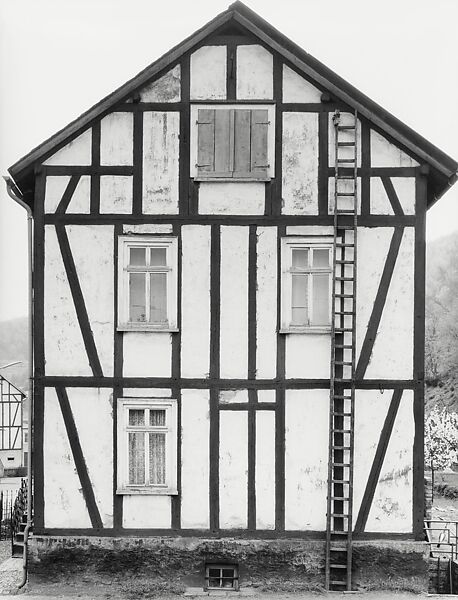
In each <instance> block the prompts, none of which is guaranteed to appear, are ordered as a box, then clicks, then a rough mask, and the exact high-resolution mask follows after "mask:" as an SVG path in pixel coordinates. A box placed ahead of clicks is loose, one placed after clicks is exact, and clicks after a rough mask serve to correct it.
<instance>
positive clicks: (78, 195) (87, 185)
mask: <svg viewBox="0 0 458 600" xmlns="http://www.w3.org/2000/svg"><path fill="white" fill-rule="evenodd" d="M66 212H67V213H77V214H84V215H88V214H89V213H90V212H91V176H90V175H82V176H81V177H80V180H79V181H78V185H77V186H76V188H75V191H74V192H73V196H72V199H71V200H70V203H69V205H68V206H67V210H66Z"/></svg>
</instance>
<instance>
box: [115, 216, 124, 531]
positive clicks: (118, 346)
mask: <svg viewBox="0 0 458 600" xmlns="http://www.w3.org/2000/svg"><path fill="white" fill-rule="evenodd" d="M122 234H123V228H122V225H121V224H120V223H119V224H117V225H115V226H114V236H113V281H114V286H113V289H114V294H113V303H114V306H113V311H114V312H113V314H114V328H113V336H114V338H113V355H114V356H113V375H114V378H115V381H116V382H117V383H115V384H114V386H113V526H114V528H115V529H122V521H123V500H124V496H122V495H119V494H117V493H116V489H117V485H118V398H122V396H123V391H124V389H123V385H122V371H123V360H124V349H123V342H124V335H123V333H122V332H121V331H118V330H117V328H116V325H117V323H118V238H119V236H120V235H122Z"/></svg>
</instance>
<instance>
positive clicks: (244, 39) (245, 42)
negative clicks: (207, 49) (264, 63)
mask: <svg viewBox="0 0 458 600" xmlns="http://www.w3.org/2000/svg"><path fill="white" fill-rule="evenodd" d="M230 43H233V44H236V45H238V46H239V45H240V46H252V45H253V44H259V42H258V40H256V39H254V38H253V37H249V36H247V35H242V34H240V35H225V34H216V35H211V36H210V37H209V38H208V39H207V40H205V45H208V46H226V45H227V44H230Z"/></svg>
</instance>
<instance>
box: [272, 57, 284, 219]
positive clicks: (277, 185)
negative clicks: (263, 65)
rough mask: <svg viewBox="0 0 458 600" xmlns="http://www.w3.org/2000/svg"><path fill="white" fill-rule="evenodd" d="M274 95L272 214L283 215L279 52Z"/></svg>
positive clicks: (281, 81) (281, 96)
mask: <svg viewBox="0 0 458 600" xmlns="http://www.w3.org/2000/svg"><path fill="white" fill-rule="evenodd" d="M273 95H274V100H275V102H276V104H275V144H274V147H275V179H274V181H272V190H271V214H272V217H278V216H279V215H281V209H282V169H283V164H282V158H283V113H282V111H281V109H280V106H281V103H282V102H283V62H282V61H281V59H280V57H279V56H278V55H277V54H274V58H273Z"/></svg>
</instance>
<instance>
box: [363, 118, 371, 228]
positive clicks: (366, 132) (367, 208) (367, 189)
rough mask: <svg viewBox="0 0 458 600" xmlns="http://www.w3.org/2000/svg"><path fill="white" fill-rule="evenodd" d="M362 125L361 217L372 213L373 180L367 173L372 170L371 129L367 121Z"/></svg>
mask: <svg viewBox="0 0 458 600" xmlns="http://www.w3.org/2000/svg"><path fill="white" fill-rule="evenodd" d="M360 123H361V171H362V172H363V173H364V175H362V176H361V215H365V216H366V215H369V214H370V212H371V179H370V175H368V174H367V173H366V171H367V170H371V160H372V158H371V129H370V126H369V122H368V121H366V120H365V119H362V120H361V121H360Z"/></svg>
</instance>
